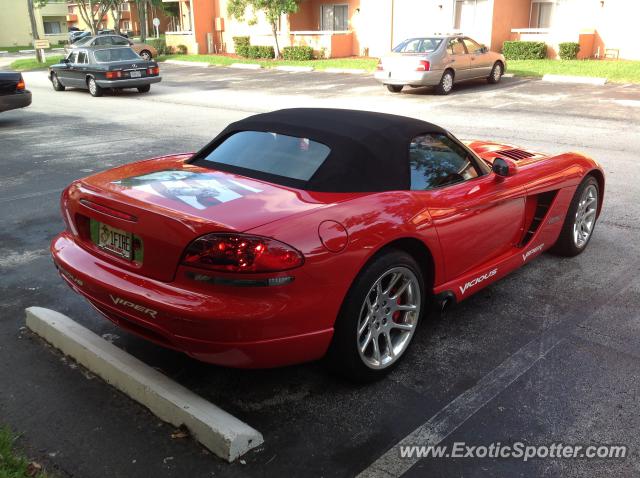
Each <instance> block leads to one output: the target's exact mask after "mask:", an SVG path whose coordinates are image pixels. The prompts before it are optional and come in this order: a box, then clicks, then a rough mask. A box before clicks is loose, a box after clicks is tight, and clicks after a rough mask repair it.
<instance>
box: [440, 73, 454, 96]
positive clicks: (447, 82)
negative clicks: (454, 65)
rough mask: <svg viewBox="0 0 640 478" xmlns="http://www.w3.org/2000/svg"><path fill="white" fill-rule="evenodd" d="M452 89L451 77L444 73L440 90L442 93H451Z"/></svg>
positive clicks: (449, 74)
mask: <svg viewBox="0 0 640 478" xmlns="http://www.w3.org/2000/svg"><path fill="white" fill-rule="evenodd" d="M452 88H453V76H452V75H451V73H445V75H444V76H443V77H442V89H443V90H444V91H447V92H449V91H451V89H452Z"/></svg>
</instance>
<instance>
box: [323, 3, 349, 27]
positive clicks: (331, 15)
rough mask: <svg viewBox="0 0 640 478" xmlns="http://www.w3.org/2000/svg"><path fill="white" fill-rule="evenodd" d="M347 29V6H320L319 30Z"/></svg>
mask: <svg viewBox="0 0 640 478" xmlns="http://www.w3.org/2000/svg"><path fill="white" fill-rule="evenodd" d="M348 29H349V6H348V5H346V4H345V5H331V4H328V5H320V30H334V31H346V30H348Z"/></svg>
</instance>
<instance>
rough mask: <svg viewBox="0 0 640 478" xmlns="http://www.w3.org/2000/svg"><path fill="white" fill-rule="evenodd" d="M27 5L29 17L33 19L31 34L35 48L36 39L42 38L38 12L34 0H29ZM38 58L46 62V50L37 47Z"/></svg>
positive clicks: (41, 61)
mask: <svg viewBox="0 0 640 478" xmlns="http://www.w3.org/2000/svg"><path fill="white" fill-rule="evenodd" d="M27 5H28V8H29V19H30V20H31V35H32V36H33V41H34V48H35V41H36V40H39V39H40V36H39V35H38V24H37V23H36V13H35V11H34V7H33V0H27ZM36 58H37V59H38V61H39V62H40V63H44V50H41V49H38V48H36Z"/></svg>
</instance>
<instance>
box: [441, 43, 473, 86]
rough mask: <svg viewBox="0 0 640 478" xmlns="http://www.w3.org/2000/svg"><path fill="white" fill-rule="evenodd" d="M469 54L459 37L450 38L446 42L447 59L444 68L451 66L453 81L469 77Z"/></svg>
mask: <svg viewBox="0 0 640 478" xmlns="http://www.w3.org/2000/svg"><path fill="white" fill-rule="evenodd" d="M469 62H470V61H469V55H468V54H467V50H466V49H465V46H464V43H463V42H462V40H460V39H459V38H450V39H449V40H448V44H447V60H446V61H445V65H444V68H445V69H446V68H448V67H451V68H453V69H454V71H455V81H459V80H466V79H468V78H469Z"/></svg>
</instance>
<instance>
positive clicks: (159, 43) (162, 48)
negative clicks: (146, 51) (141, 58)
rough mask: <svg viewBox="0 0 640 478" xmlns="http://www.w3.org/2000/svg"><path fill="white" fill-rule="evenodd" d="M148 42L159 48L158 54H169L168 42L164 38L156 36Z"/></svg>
mask: <svg viewBox="0 0 640 478" xmlns="http://www.w3.org/2000/svg"><path fill="white" fill-rule="evenodd" d="M147 43H148V44H149V45H151V46H152V47H154V48H155V49H156V50H158V55H166V54H167V42H166V41H164V40H163V39H162V38H154V39H152V40H148V42H147Z"/></svg>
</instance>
